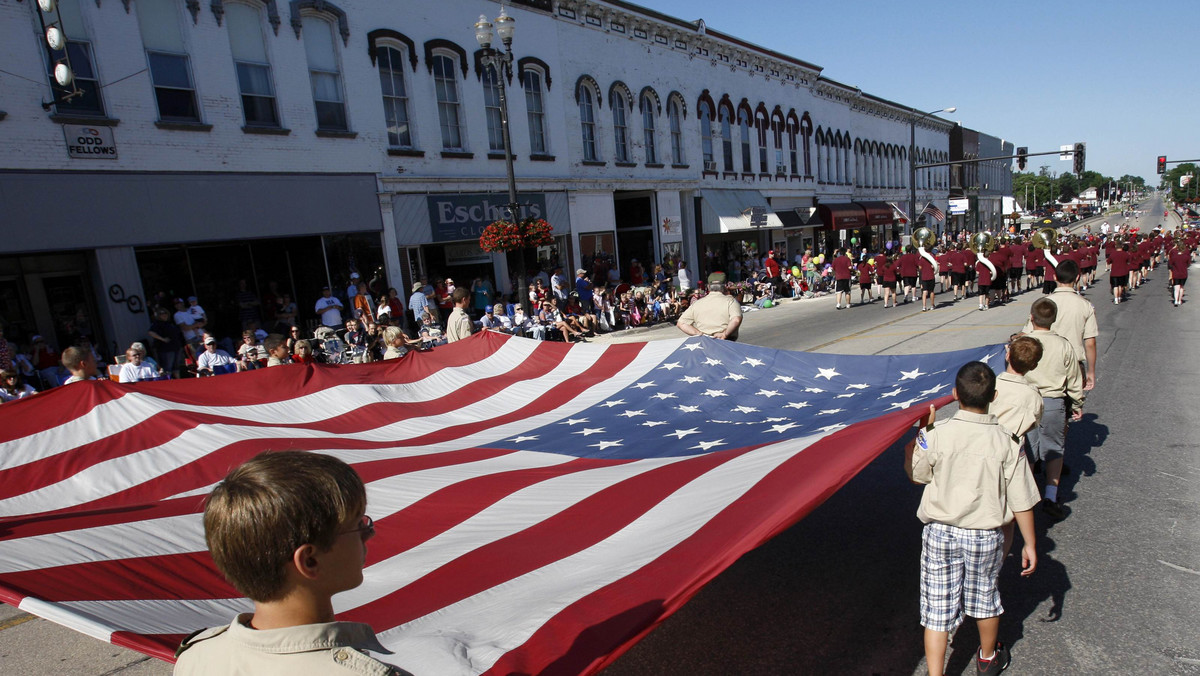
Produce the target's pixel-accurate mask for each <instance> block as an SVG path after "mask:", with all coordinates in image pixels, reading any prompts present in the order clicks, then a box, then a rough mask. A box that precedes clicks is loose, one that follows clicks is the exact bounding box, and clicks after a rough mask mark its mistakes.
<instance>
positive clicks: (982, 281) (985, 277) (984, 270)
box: [975, 260, 992, 288]
mask: <svg viewBox="0 0 1200 676" xmlns="http://www.w3.org/2000/svg"><path fill="white" fill-rule="evenodd" d="M975 276H976V280H975V281H976V283H977V284H979V286H980V288H983V287H987V286H991V284H992V271H991V270H989V269H988V266H987V265H985V264H984V262H983V261H981V260H976V261H975Z"/></svg>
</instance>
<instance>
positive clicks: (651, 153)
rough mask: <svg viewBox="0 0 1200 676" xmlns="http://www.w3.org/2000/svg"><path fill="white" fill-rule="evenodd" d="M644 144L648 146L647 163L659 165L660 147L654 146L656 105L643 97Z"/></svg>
mask: <svg viewBox="0 0 1200 676" xmlns="http://www.w3.org/2000/svg"><path fill="white" fill-rule="evenodd" d="M642 142H643V143H644V144H645V145H646V163H647V164H658V147H657V146H656V145H655V144H654V104H653V103H651V102H650V99H649V98H647V97H644V96H643V97H642Z"/></svg>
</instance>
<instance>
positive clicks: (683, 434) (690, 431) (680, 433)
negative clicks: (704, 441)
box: [663, 427, 700, 439]
mask: <svg viewBox="0 0 1200 676" xmlns="http://www.w3.org/2000/svg"><path fill="white" fill-rule="evenodd" d="M689 434H700V430H698V429H696V428H695V427H693V428H691V429H686V430H675V431H674V432H671V433H670V434H664V435H663V436H664V437H675V438H676V439H682V438H684V437H686V436H687V435H689Z"/></svg>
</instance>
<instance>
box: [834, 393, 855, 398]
mask: <svg viewBox="0 0 1200 676" xmlns="http://www.w3.org/2000/svg"><path fill="white" fill-rule="evenodd" d="M856 395H858V393H857V392H847V393H846V394H839V395H838V396H836V397H834V399H849V398H850V397H853V396H856Z"/></svg>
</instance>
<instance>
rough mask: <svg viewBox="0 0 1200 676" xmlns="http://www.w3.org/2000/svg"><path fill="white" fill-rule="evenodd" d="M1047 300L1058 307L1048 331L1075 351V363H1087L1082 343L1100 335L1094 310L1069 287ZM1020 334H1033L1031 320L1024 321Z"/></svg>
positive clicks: (1061, 287)
mask: <svg viewBox="0 0 1200 676" xmlns="http://www.w3.org/2000/svg"><path fill="white" fill-rule="evenodd" d="M1047 298H1049V299H1050V300H1052V301H1054V304H1055V305H1056V306H1058V317H1057V318H1056V319H1055V320H1054V323H1053V324H1051V325H1050V330H1051V331H1053V332H1055V333H1057V334H1058V335H1060V336H1062V337H1063V338H1066V339H1067V341H1068V342H1070V343H1071V347H1072V348H1074V350H1075V355H1076V358H1075V361H1087V352H1085V351H1084V349H1083V341H1085V340H1087V339H1088V338H1095V337H1096V336H1098V335H1100V329H1099V328H1098V327H1097V326H1096V308H1094V307H1092V304H1091V303H1089V302H1088V301H1087V299H1085V298H1084V297H1083V296H1081V295H1079V294H1078V293H1076V292H1075V289H1073V288H1071V287H1069V286H1060V287H1058V288H1057V289H1055V290H1054V293H1052V294H1050V295H1049V296H1047ZM1021 333H1033V321H1032V320H1026V321H1025V328H1023V329H1021ZM1026 375H1028V374H1026Z"/></svg>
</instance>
